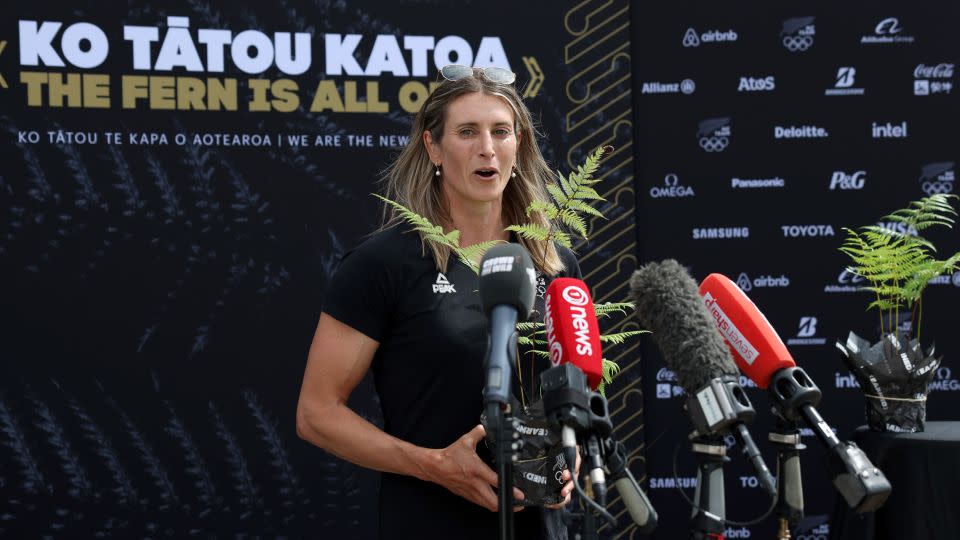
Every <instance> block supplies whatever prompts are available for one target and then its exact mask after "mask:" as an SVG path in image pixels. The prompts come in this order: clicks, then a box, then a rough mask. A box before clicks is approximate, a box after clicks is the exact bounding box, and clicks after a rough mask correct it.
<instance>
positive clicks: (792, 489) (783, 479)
mask: <svg viewBox="0 0 960 540" xmlns="http://www.w3.org/2000/svg"><path fill="white" fill-rule="evenodd" d="M768 439H769V441H770V442H771V443H773V446H774V447H775V448H776V449H777V477H778V478H779V479H780V481H779V483H778V485H777V517H778V524H779V527H778V532H777V540H790V530H791V529H793V528H794V527H796V526H797V524H798V523H800V520H801V519H803V478H802V477H801V475H800V451H801V450H804V449H805V448H806V446H805V445H804V444H803V443H801V442H800V430H799V429H798V428H797V424H796V423H794V422H790V421H789V420H786V419H784V418H783V417H781V416H780V415H777V425H776V428H775V429H774V431H771V432H770V434H769V437H768Z"/></svg>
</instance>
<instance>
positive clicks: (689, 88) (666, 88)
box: [640, 79, 697, 95]
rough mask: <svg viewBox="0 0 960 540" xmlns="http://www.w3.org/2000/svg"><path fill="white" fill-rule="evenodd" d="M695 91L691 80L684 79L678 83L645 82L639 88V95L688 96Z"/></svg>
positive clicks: (695, 88) (695, 86)
mask: <svg viewBox="0 0 960 540" xmlns="http://www.w3.org/2000/svg"><path fill="white" fill-rule="evenodd" d="M696 90H697V83H695V82H693V79H684V80H682V81H680V82H678V83H661V82H645V83H643V86H642V87H641V88H640V93H641V94H684V95H690V94H692V93H694V92H695V91H696Z"/></svg>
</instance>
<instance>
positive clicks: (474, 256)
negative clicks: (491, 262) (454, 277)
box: [457, 240, 503, 261]
mask: <svg viewBox="0 0 960 540" xmlns="http://www.w3.org/2000/svg"><path fill="white" fill-rule="evenodd" d="M502 243H503V240H490V241H489V242H480V243H479V244H471V245H469V246H467V247H463V248H457V255H459V256H460V258H461V259H463V258H466V259H469V260H472V261H479V260H480V259H481V258H482V257H483V254H484V253H486V252H487V250H488V249H490V248H492V247H493V246H495V245H497V244H502Z"/></svg>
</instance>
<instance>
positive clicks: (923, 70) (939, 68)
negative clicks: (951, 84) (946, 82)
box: [913, 64, 953, 79]
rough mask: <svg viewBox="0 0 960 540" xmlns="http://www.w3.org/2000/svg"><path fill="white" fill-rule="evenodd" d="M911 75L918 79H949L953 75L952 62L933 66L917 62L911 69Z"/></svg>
mask: <svg viewBox="0 0 960 540" xmlns="http://www.w3.org/2000/svg"><path fill="white" fill-rule="evenodd" d="M913 76H914V77H916V78H918V79H919V78H924V79H949V78H950V77H953V64H937V65H935V66H928V65H926V64H919V65H917V67H916V69H914V70H913Z"/></svg>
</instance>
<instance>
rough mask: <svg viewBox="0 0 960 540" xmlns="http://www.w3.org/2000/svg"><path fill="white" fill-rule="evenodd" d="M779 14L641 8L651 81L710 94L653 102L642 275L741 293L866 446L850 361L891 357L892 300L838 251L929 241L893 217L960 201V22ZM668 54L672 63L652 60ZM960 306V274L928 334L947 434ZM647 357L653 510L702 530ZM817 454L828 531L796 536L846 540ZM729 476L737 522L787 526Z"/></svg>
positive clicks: (844, 428)
mask: <svg viewBox="0 0 960 540" xmlns="http://www.w3.org/2000/svg"><path fill="white" fill-rule="evenodd" d="M768 7H769V6H765V5H763V4H760V3H750V4H749V5H744V6H738V9H741V8H742V9H754V8H755V9H757V10H759V11H758V12H762V13H764V14H763V15H758V16H756V17H752V18H750V19H737V18H734V17H732V16H730V13H726V12H724V11H723V10H719V9H717V10H710V9H706V8H704V9H701V10H694V11H693V12H689V11H688V10H685V9H684V8H682V7H680V6H672V5H668V4H663V5H660V4H650V3H647V4H642V5H638V6H636V7H635V10H636V11H637V12H638V13H637V16H636V20H642V21H657V23H656V27H657V28H652V27H651V26H652V25H645V26H644V27H643V28H638V27H635V28H634V29H633V38H634V40H633V41H634V43H633V45H634V47H635V50H636V51H639V52H640V53H638V54H636V55H635V56H634V58H633V62H634V75H635V76H636V77H638V78H639V80H640V81H672V82H674V83H676V82H679V80H682V79H683V78H690V79H692V80H695V81H696V92H695V93H693V94H690V95H688V96H685V97H684V98H682V99H679V98H677V99H671V98H670V97H669V96H661V95H657V94H654V93H650V92H643V93H640V92H639V90H640V88H641V87H640V86H639V85H637V86H636V88H637V89H638V97H637V102H638V103H639V107H638V110H639V111H641V113H640V114H638V116H637V118H636V120H637V123H636V126H635V130H636V133H637V134H638V138H637V145H636V147H635V154H634V155H635V159H636V162H637V172H636V175H637V176H636V178H637V190H638V193H642V194H648V196H642V197H637V204H638V216H639V218H640V220H641V221H640V232H639V234H638V238H639V239H640V240H639V242H640V253H639V261H640V263H641V264H642V263H645V262H648V261H657V260H662V259H667V258H674V259H677V260H678V261H680V263H681V264H683V265H684V266H686V267H688V268H689V269H690V270H691V273H692V274H693V276H694V278H695V279H697V280H701V279H703V278H704V277H706V276H707V275H708V274H710V273H713V272H719V273H722V274H724V275H726V276H727V277H729V278H730V279H732V280H733V281H734V282H735V283H736V284H737V285H738V286H739V287H740V288H741V289H742V290H743V291H744V292H745V293H746V294H747V295H748V296H749V297H750V298H751V299H752V300H753V301H754V302H755V303H756V304H757V306H758V307H759V308H760V309H761V311H762V312H763V313H764V314H765V316H766V317H767V319H768V320H769V321H770V323H771V324H772V325H773V327H774V328H775V329H776V330H777V332H778V334H779V336H780V337H781V339H782V341H783V342H784V344H786V346H787V348H788V349H789V350H790V352H791V354H792V355H793V357H794V359H795V360H796V361H797V363H798V364H799V365H800V366H802V367H803V368H804V369H806V371H807V372H808V373H809V374H810V375H811V377H812V378H813V379H814V381H815V382H816V383H817V384H818V386H819V387H820V389H821V391H822V392H823V394H824V397H823V401H822V404H821V406H820V411H821V412H822V413H823V415H824V417H825V418H826V419H827V420H828V422H829V423H830V425H831V427H832V428H833V429H835V430H836V431H837V432H838V435H840V436H841V438H849V436H850V433H851V431H852V430H853V429H854V428H856V427H857V426H860V425H862V424H864V423H865V418H864V413H863V404H864V401H863V400H864V398H863V396H862V391H861V390H860V389H859V388H858V387H857V386H856V381H855V379H854V378H853V377H852V376H851V375H850V374H849V372H848V371H847V369H846V368H845V365H844V364H843V363H842V361H841V359H840V357H839V353H838V352H837V350H836V348H835V347H834V343H835V342H836V341H837V340H845V339H846V337H847V334H848V333H849V332H851V331H854V332H856V333H857V334H859V335H861V336H864V337H868V338H869V339H871V340H872V341H876V340H877V338H878V333H879V322H880V321H879V317H878V315H877V312H876V311H875V310H871V311H866V307H867V305H868V304H869V303H870V302H871V301H872V300H873V299H874V298H875V297H874V296H873V295H872V294H871V293H870V292H866V291H864V290H863V288H864V287H867V286H869V285H870V282H868V281H866V280H865V279H864V278H863V277H861V276H858V275H856V274H854V273H853V272H851V271H850V270H849V269H848V265H849V264H851V263H850V261H849V260H848V258H847V257H846V256H845V255H844V254H842V253H841V252H839V251H838V248H839V247H841V246H842V244H843V242H844V239H845V237H846V235H847V233H846V231H845V230H844V229H845V228H857V227H861V226H866V225H875V226H878V227H882V228H885V229H888V230H890V231H893V232H896V233H898V234H904V235H916V234H918V231H916V230H914V229H912V228H910V227H907V226H905V225H904V224H902V223H899V222H897V221H896V220H889V219H884V216H885V215H886V214H889V213H891V212H892V211H894V210H897V209H899V208H902V207H904V206H906V205H907V204H908V203H909V202H910V201H913V200H917V199H919V198H921V197H924V196H927V195H932V194H937V193H960V190H958V188H957V179H956V174H957V163H958V162H960V148H958V147H957V145H956V144H952V143H949V142H947V141H948V139H950V137H951V136H950V134H951V133H953V132H954V131H956V126H957V125H960V103H958V102H956V100H955V99H953V97H951V96H954V95H955V94H956V90H955V85H956V84H957V78H958V77H957V69H956V67H957V63H958V62H960V56H958V53H957V51H960V38H957V37H956V36H955V35H954V33H953V30H952V29H953V28H955V27H956V26H957V25H958V24H960V10H958V9H956V8H953V7H951V8H947V7H945V6H944V7H942V8H940V9H939V10H933V11H930V12H920V11H917V10H915V9H912V8H911V7H910V6H906V5H903V6H897V7H895V8H891V7H890V6H889V5H887V6H886V7H885V6H883V5H881V6H871V8H870V9H869V10H867V9H865V8H863V6H848V5H831V6H829V7H828V8H827V9H824V10H818V11H816V15H814V12H813V11H812V10H811V11H807V12H806V13H804V12H803V11H797V10H793V9H791V10H790V11H791V12H782V11H781V12H780V13H779V14H774V13H771V11H770V10H769V9H768ZM734 36H735V39H734ZM652 50H656V51H657V54H656V55H654V56H651V55H650V54H649V53H647V51H652ZM678 66H682V70H683V71H682V72H678ZM680 75H682V76H680ZM674 93H677V92H674ZM694 130H696V134H695V137H693V136H692V135H693V132H694ZM681 171H682V172H681ZM671 173H672V174H675V175H676V176H670V174H671ZM665 177H666V178H665ZM681 188H682V189H681ZM693 194H695V195H693ZM923 234H924V236H925V237H927V238H929V239H931V240H932V241H933V242H934V243H935V244H936V246H937V248H938V256H939V257H940V258H945V257H947V256H949V255H952V254H953V253H954V252H956V251H958V250H960V230H957V229H954V230H953V231H952V232H947V231H946V230H935V229H927V230H925V231H923ZM958 302H960V271H958V270H954V271H952V272H949V273H947V274H945V275H943V276H940V277H938V278H935V279H932V280H930V282H929V283H928V288H927V292H926V293H925V294H924V296H923V318H922V324H921V330H922V332H921V335H922V336H923V341H924V344H925V345H927V346H929V345H930V344H931V343H934V342H935V343H936V347H937V351H938V354H943V356H944V366H945V367H946V368H949V369H948V370H946V371H943V372H942V373H937V376H936V377H935V378H934V381H933V382H932V383H931V385H930V390H931V397H930V402H929V403H928V417H929V418H931V419H940V420H943V419H958V418H960V416H958V412H957V411H960V394H957V391H958V390H957V388H958V384H957V383H956V382H955V381H956V380H958V379H960V376H955V375H954V373H960V371H958V369H960V367H958V366H960V364H957V363H956V362H955V361H954V359H955V358H958V357H960V336H958V335H957V333H956V331H955V330H954V329H953V325H955V322H953V321H954V319H955V317H953V315H952V313H953V307H952V306H954V305H956V304H957V303H958ZM897 326H898V327H899V328H900V329H901V330H910V331H912V330H914V328H915V327H916V321H912V320H911V317H910V314H909V313H907V314H903V313H901V316H900V318H899V319H898V320H897ZM643 354H644V358H645V360H646V366H645V372H644V373H645V377H646V380H648V381H650V385H652V386H653V388H650V389H649V390H648V394H647V396H646V401H645V403H646V405H647V408H646V412H647V413H648V414H647V415H646V426H645V429H646V434H647V440H648V444H650V449H649V451H648V453H647V464H648V471H649V474H650V476H651V479H652V480H654V481H655V482H654V487H653V489H652V490H651V491H652V494H651V496H652V499H653V502H654V504H655V505H658V509H659V507H660V506H665V507H667V508H668V510H667V511H666V514H661V519H662V520H663V521H664V522H666V521H674V520H679V521H680V522H682V523H688V519H689V513H688V511H685V512H678V513H673V512H674V508H675V507H676V505H677V504H680V505H681V506H682V507H684V508H685V509H686V506H685V504H684V503H683V500H682V498H681V497H680V496H679V495H678V494H676V493H675V491H676V489H675V488H674V484H675V483H676V480H674V477H673V451H674V447H675V445H680V447H681V448H680V457H679V465H678V475H679V477H680V481H681V482H683V481H684V479H688V480H686V481H687V483H689V482H690V480H689V479H690V477H691V475H692V473H693V472H694V470H695V465H694V462H693V460H692V459H691V458H690V451H689V443H688V442H687V441H686V436H687V434H688V432H689V430H690V427H689V422H688V421H687V420H686V418H685V417H684V416H683V415H684V413H683V412H682V410H681V405H682V403H683V402H684V400H685V399H686V394H685V393H684V391H683V389H682V388H681V387H680V386H679V384H678V383H677V381H676V378H675V375H674V374H673V372H672V371H671V370H669V369H668V368H667V367H666V366H667V363H666V362H665V361H664V359H663V358H662V357H661V355H660V353H659V350H658V349H657V347H656V345H655V340H652V339H650V340H647V339H644V341H643ZM745 388H746V389H747V394H748V396H749V397H750V398H751V400H752V401H753V404H754V407H755V408H756V410H757V420H756V422H755V423H754V425H753V427H752V428H751V429H752V431H753V433H754V436H755V437H756V438H757V439H761V440H763V442H762V443H760V446H761V451H763V453H764V456H765V457H767V462H768V464H769V463H771V461H772V460H773V459H774V455H775V454H774V453H773V451H772V449H771V448H770V447H769V446H766V436H765V433H766V432H767V431H768V430H770V429H772V427H773V422H772V420H771V418H770V415H769V414H768V413H767V410H766V409H767V407H768V403H769V399H768V398H767V396H766V395H765V391H762V390H760V389H758V388H756V387H755V385H753V386H749V385H745ZM677 415H680V418H681V419H682V420H678V416H677ZM801 433H802V435H803V436H804V437H805V438H810V437H811V436H812V434H811V433H810V432H809V430H804V431H802V432H801ZM807 444H808V449H807V450H805V451H804V453H803V454H802V459H803V463H804V471H805V476H804V478H805V480H806V483H805V486H804V489H805V492H806V493H805V495H806V500H807V508H806V510H807V513H808V515H811V516H813V515H816V516H819V517H820V518H821V519H820V521H819V522H810V523H811V524H809V525H807V526H805V530H798V531H793V537H794V538H805V539H816V538H826V537H828V536H829V523H828V522H827V521H828V518H829V514H830V513H831V512H832V510H833V508H832V501H834V499H835V490H834V489H833V488H832V486H830V485H829V482H828V481H827V479H826V478H825V477H818V476H817V474H816V472H815V471H817V470H820V467H821V465H820V463H821V462H820V461H819V460H820V458H821V456H822V451H821V449H820V448H819V447H818V445H817V444H816V443H815V442H813V441H807ZM726 474H727V477H728V482H727V501H728V505H727V511H728V514H736V515H740V516H745V515H747V514H750V512H751V510H755V509H760V508H766V507H767V503H768V501H767V500H766V499H765V497H763V496H762V495H761V494H760V493H759V491H760V490H758V489H756V488H755V487H753V486H752V485H751V483H750V480H749V478H751V477H752V475H753V472H752V471H751V470H750V469H749V466H748V465H746V464H745V463H744V462H743V460H742V459H738V458H737V457H735V458H734V459H733V460H732V461H731V463H730V464H729V465H728V466H727V468H726ZM737 479H740V481H738V480H737ZM754 480H755V479H754ZM694 481H695V480H694ZM668 488H671V489H668ZM691 489H692V487H687V490H688V493H689V491H690V490H691ZM731 501H735V503H734V502H731ZM775 532H776V528H775V524H774V523H773V520H772V519H768V520H767V521H766V522H764V523H762V524H760V525H755V526H746V527H745V528H744V530H739V529H737V528H736V527H734V528H733V529H731V530H729V531H727V533H728V534H727V536H728V537H731V538H733V537H738V538H750V537H754V538H759V537H767V536H772V535H774V534H775ZM654 536H655V537H656V538H669V537H670V535H669V534H667V533H665V534H662V535H661V534H655V535H654Z"/></svg>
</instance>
